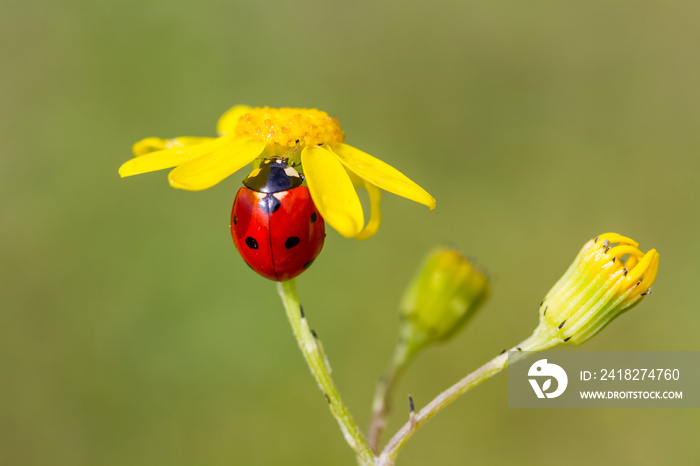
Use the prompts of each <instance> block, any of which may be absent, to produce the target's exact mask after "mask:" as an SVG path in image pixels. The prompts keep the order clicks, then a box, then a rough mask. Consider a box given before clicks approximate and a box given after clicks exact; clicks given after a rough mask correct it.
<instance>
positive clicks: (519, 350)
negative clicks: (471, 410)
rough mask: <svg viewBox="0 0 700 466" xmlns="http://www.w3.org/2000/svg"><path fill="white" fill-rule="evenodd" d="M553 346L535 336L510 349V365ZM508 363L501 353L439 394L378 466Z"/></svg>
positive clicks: (406, 427) (389, 446)
mask: <svg viewBox="0 0 700 466" xmlns="http://www.w3.org/2000/svg"><path fill="white" fill-rule="evenodd" d="M554 344H555V342H554V340H552V339H550V338H544V336H543V335H538V334H536V333H535V334H533V335H532V336H531V337H530V338H528V339H527V340H525V341H523V342H522V343H520V344H519V345H516V346H514V347H513V348H511V349H510V351H512V352H514V354H513V355H511V357H510V363H513V362H517V361H519V360H520V359H523V358H524V357H525V356H526V354H525V352H536V351H542V350H545V349H547V348H550V347H551V346H553V345H554ZM508 363H509V361H508V354H507V353H502V354H500V355H499V356H496V357H495V358H493V359H492V360H491V361H489V362H487V363H486V364H484V365H483V366H481V367H480V368H478V369H477V370H476V371H474V372H472V373H471V374H469V375H468V376H466V377H464V378H463V379H462V380H460V381H459V382H457V383H456V384H454V385H452V386H451V387H450V388H448V389H447V390H445V391H444V392H442V393H440V394H439V395H438V396H437V397H435V398H434V399H433V400H432V401H431V402H430V403H428V404H427V405H426V406H425V407H424V408H423V409H421V410H420V411H419V412H418V413H417V414H415V415H414V416H411V419H410V420H409V421H408V422H406V424H404V425H403V427H401V429H399V431H398V432H397V433H396V434H395V435H394V437H393V438H392V439H391V440H390V441H389V443H388V444H387V445H386V447H385V448H384V450H383V451H382V454H381V455H380V456H379V458H378V460H377V466H392V465H393V464H394V462H395V461H396V457H397V456H398V454H399V451H401V448H402V447H403V446H404V444H405V443H406V441H407V440H408V439H409V438H411V436H412V435H413V433H414V432H415V431H416V430H418V428H420V427H421V426H422V425H423V424H425V423H426V422H428V420H430V419H431V418H432V417H433V416H435V415H436V414H437V413H439V412H440V411H442V410H443V409H444V408H445V407H447V406H448V405H449V404H450V403H452V402H453V401H455V400H456V399H457V398H459V397H460V396H462V395H464V394H465V393H466V392H467V391H469V390H470V389H472V388H474V387H476V386H477V385H479V384H480V383H481V382H483V381H485V380H487V379H489V378H491V377H493V376H494V375H496V374H498V373H499V372H501V371H502V370H503V369H504V368H506V367H507V365H508Z"/></svg>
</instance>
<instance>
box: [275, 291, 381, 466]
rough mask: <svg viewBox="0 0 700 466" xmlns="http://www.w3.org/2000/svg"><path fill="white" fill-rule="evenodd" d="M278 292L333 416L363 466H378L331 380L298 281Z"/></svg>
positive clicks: (329, 371)
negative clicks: (297, 286) (307, 314)
mask: <svg viewBox="0 0 700 466" xmlns="http://www.w3.org/2000/svg"><path fill="white" fill-rule="evenodd" d="M277 291H278V292H279V294H280V297H281V298H282V302H283V303H284V309H285V311H286V312H287V318H288V319H289V323H290V324H291V325H292V331H293V332H294V337H295V338H296V340H297V343H298V344H299V348H300V349H301V352H302V354H303V355H304V359H306V363H307V364H308V366H309V369H311V374H313V376H314V378H315V379H316V383H318V386H319V388H320V389H321V391H322V392H323V394H324V396H325V398H326V401H327V402H328V407H329V408H330V410H331V414H333V417H335V419H336V421H338V425H339V426H340V430H341V431H342V433H343V437H345V441H346V442H347V443H348V445H350V448H352V449H353V450H354V451H355V454H356V455H357V458H358V460H359V461H360V462H361V464H362V465H365V466H374V465H375V460H376V457H375V456H374V454H373V453H372V449H371V448H370V447H369V444H368V443H367V441H366V440H365V438H364V437H363V436H362V433H361V432H360V429H359V428H358V426H357V424H356V423H355V421H354V420H353V419H352V416H351V415H350V412H349V411H348V408H347V407H346V406H345V404H344V403H343V400H342V399H341V398H340V394H339V393H338V389H337V388H336V386H335V384H334V383H333V380H332V379H331V369H330V366H329V364H328V360H327V359H326V355H325V354H324V352H323V347H322V346H321V342H320V341H319V340H318V338H317V337H316V336H315V334H314V333H313V332H312V330H311V328H309V324H308V323H307V321H306V317H305V316H304V311H303V309H302V307H301V305H300V304H299V298H298V297H297V292H296V284H295V282H294V280H289V281H286V282H279V283H278V284H277Z"/></svg>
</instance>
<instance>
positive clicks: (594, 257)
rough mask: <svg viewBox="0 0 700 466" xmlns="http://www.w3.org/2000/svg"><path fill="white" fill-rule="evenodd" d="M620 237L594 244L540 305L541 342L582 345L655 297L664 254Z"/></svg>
mask: <svg viewBox="0 0 700 466" xmlns="http://www.w3.org/2000/svg"><path fill="white" fill-rule="evenodd" d="M638 246H639V244H638V243H637V242H636V241H634V240H631V239H630V238H627V237H625V236H622V235H619V234H617V233H605V234H602V235H600V236H596V237H595V238H593V239H592V240H590V241H588V242H587V243H586V244H585V245H584V246H583V249H581V252H579V254H578V256H577V257H576V259H574V262H573V264H571V266H570V267H569V269H568V270H567V271H566V273H565V274H564V276H563V277H561V279H559V281H558V282H557V283H556V284H555V285H554V287H553V288H552V289H551V290H550V291H549V293H547V296H546V297H545V299H544V301H542V304H541V305H540V324H539V326H538V328H537V330H535V335H533V336H537V337H538V339H543V340H545V339H546V340H549V341H551V342H552V343H553V344H558V343H569V344H574V345H578V344H581V343H583V342H585V341H586V340H588V339H589V338H591V337H593V336H594V335H596V334H597V333H598V332H600V331H601V330H602V329H603V328H604V327H605V326H606V325H608V324H609V323H610V322H612V321H613V320H614V319H615V318H616V317H617V316H619V315H620V314H622V313H623V312H626V311H628V310H630V309H631V308H632V307H634V306H635V305H637V304H638V303H639V302H640V301H641V300H642V299H643V298H644V296H646V295H648V294H649V293H650V292H651V286H652V284H653V283H654V280H655V279H656V273H657V271H658V269H659V253H658V252H656V250H655V249H652V250H650V251H649V252H647V253H646V254H645V253H643V252H642V251H640V250H639V248H638Z"/></svg>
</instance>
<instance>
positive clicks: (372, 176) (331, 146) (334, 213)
mask: <svg viewBox="0 0 700 466" xmlns="http://www.w3.org/2000/svg"><path fill="white" fill-rule="evenodd" d="M217 132H218V134H219V137H216V138H206V137H179V138H175V139H161V138H146V139H143V140H141V141H139V142H137V143H136V144H134V146H133V153H134V156H135V157H134V158H133V159H131V160H129V161H127V162H126V163H124V164H123V165H122V166H121V167H120V168H119V174H120V175H121V176H122V177H126V176H132V175H138V174H141V173H147V172H151V171H155V170H162V169H165V168H172V167H176V168H175V169H174V170H172V171H171V172H170V173H169V175H168V180H169V181H170V185H171V186H172V187H174V188H179V189H185V190H189V191H200V190H203V189H207V188H210V187H212V186H214V185H215V184H217V183H219V182H220V181H222V180H224V179H225V178H227V177H229V176H231V175H232V174H233V173H235V172H236V171H238V170H240V169H241V168H243V167H245V166H246V165H248V164H251V163H253V164H255V163H256V162H257V164H258V165H259V162H260V160H262V159H266V158H270V157H282V158H285V159H287V160H289V162H290V163H292V164H298V163H301V166H302V170H303V173H304V176H305V178H306V182H307V184H308V187H309V191H310V193H311V197H312V199H313V201H314V203H315V204H316V207H317V208H318V210H319V211H320V212H321V215H322V216H323V217H324V218H325V219H326V221H327V222H328V223H329V224H330V225H331V226H332V227H333V228H334V229H335V230H337V231H338V232H339V233H340V234H341V235H343V236H345V237H347V238H357V239H365V238H369V237H370V236H372V235H373V234H374V233H376V231H377V229H378V228H379V223H380V210H379V203H380V198H381V191H380V190H381V189H383V190H385V191H389V192H391V193H394V194H397V195H399V196H402V197H405V198H407V199H410V200H412V201H415V202H418V203H421V204H425V205H426V206H428V207H429V208H430V209H433V208H435V199H433V197H432V196H431V195H430V194H428V193H427V192H426V191H425V190H424V189H423V188H421V187H420V186H418V185H417V184H416V183H414V182H413V181H411V180H410V179H408V178H407V177H406V176H405V175H403V174H402V173H400V172H399V171H398V170H396V169H395V168H393V167H391V166H390V165H388V164H386V163H384V162H382V161H381V160H379V159H377V158H375V157H372V156H371V155H369V154H366V153H365V152H362V151H360V150H358V149H356V148H354V147H352V146H349V145H347V144H345V143H344V142H343V141H344V139H345V133H343V131H342V130H341V129H340V125H339V124H338V121H337V120H336V119H334V118H331V117H330V116H328V114H327V113H326V112H322V111H319V110H316V109H305V108H268V107H265V108H251V107H247V106H243V105H239V106H236V107H233V108H232V109H230V110H229V111H228V112H226V113H225V114H224V115H223V116H222V117H221V118H220V119H219V122H218V124H217ZM256 159H257V160H256ZM356 186H358V187H360V186H361V187H364V188H366V189H367V192H368V194H369V199H370V209H371V213H370V219H369V221H368V222H367V225H365V218H364V214H363V211H362V205H361V203H360V199H359V197H358V195H357V192H356V191H355V187H356Z"/></svg>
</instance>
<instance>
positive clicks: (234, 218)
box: [233, 215, 238, 225]
mask: <svg viewBox="0 0 700 466" xmlns="http://www.w3.org/2000/svg"><path fill="white" fill-rule="evenodd" d="M237 223H238V219H236V216H235V215H234V216H233V224H234V225H235V224H237Z"/></svg>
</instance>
